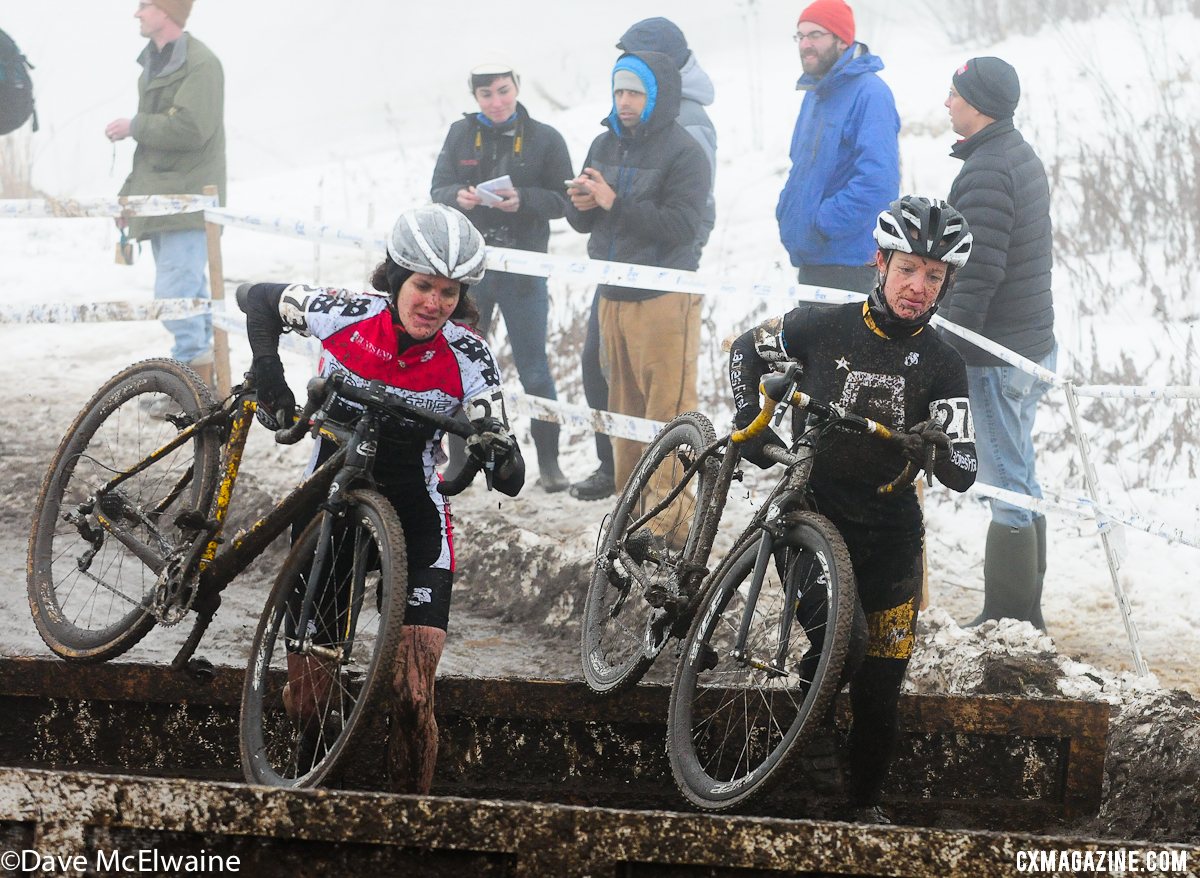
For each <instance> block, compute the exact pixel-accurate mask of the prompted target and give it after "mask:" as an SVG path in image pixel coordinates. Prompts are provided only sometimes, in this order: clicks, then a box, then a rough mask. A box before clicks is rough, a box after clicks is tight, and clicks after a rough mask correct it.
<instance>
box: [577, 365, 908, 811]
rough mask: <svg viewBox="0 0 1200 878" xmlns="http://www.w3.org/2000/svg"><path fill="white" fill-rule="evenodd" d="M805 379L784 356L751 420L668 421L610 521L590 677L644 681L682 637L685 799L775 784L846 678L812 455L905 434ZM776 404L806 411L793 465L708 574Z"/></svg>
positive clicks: (842, 578)
mask: <svg viewBox="0 0 1200 878" xmlns="http://www.w3.org/2000/svg"><path fill="white" fill-rule="evenodd" d="M798 377H799V367H798V365H797V364H795V363H787V364H785V365H780V366H779V367H777V371H776V372H775V373H774V374H772V375H769V376H767V377H766V378H764V380H763V382H762V388H761V389H762V392H763V396H764V406H763V410H762V413H761V414H760V415H759V417H758V418H757V419H756V420H755V422H754V423H753V424H751V425H749V426H748V427H747V428H746V429H745V430H735V431H733V432H732V433H730V434H728V435H726V436H724V437H722V438H720V439H716V438H715V435H714V432H713V429H712V426H711V424H710V423H709V421H708V419H707V418H705V417H704V416H703V415H700V414H697V413H694V412H690V413H688V414H684V415H681V416H680V417H678V418H676V419H675V420H673V421H671V422H670V423H668V424H667V425H666V426H665V427H664V428H663V430H662V431H661V432H660V433H659V434H658V436H657V437H656V438H655V440H654V441H653V442H652V443H651V444H650V445H649V446H648V447H647V449H646V451H645V452H644V453H643V455H642V458H641V459H640V461H639V463H638V466H637V467H636V468H635V470H634V473H633V475H632V476H631V478H630V480H629V482H628V484H627V485H626V488H625V490H624V492H623V493H622V495H621V497H620V498H619V499H618V501H617V504H616V507H615V509H614V511H613V514H612V516H611V517H610V518H609V519H608V521H607V522H606V524H605V526H604V528H602V532H601V538H600V542H599V545H598V548H597V557H596V564H595V567H594V570H593V574H592V578H591V582H590V584H589V588H588V594H587V598H586V601H585V604H584V612H583V640H582V655H583V670H584V678H585V679H586V680H587V682H588V685H589V686H590V687H591V688H592V689H593V690H594V691H595V692H597V693H599V694H609V693H612V692H616V691H619V690H620V689H622V688H625V687H627V686H630V685H633V684H634V683H635V682H637V680H638V679H640V678H641V677H642V676H643V675H644V673H645V672H646V670H647V669H648V668H649V667H650V666H651V664H652V663H653V661H654V659H655V657H657V656H658V654H659V653H660V652H661V651H662V650H663V648H664V646H665V645H666V643H667V641H668V640H669V639H670V638H671V637H672V636H674V637H678V638H680V639H681V641H682V643H681V647H680V650H681V651H680V659H679V662H678V666H677V668H676V672H675V677H674V682H673V684H672V689H671V707H670V715H669V718H668V744H669V751H670V757H671V768H672V773H673V775H674V777H675V780H676V783H677V785H678V786H679V788H680V790H681V791H682V792H683V794H684V796H685V797H686V798H687V799H688V800H689V801H690V802H692V803H693V804H694V805H697V806H698V807H701V808H705V809H708V810H726V809H730V808H735V807H738V806H740V805H744V804H745V803H747V802H748V801H749V800H750V799H751V798H752V797H754V796H756V795H759V794H761V793H762V792H763V791H765V790H766V789H767V788H768V787H769V784H770V782H771V781H772V780H773V779H775V778H776V777H777V776H778V775H779V769H780V767H781V766H782V765H783V764H784V762H785V760H786V758H787V755H788V753H789V752H790V751H792V749H793V748H794V747H795V746H796V745H797V743H802V742H803V741H804V740H806V739H807V737H808V736H809V735H810V734H812V733H813V732H814V731H815V730H816V728H817V727H818V726H819V722H812V720H813V719H814V718H823V717H824V716H826V715H827V713H828V710H829V708H830V706H831V704H832V701H833V698H834V696H835V695H836V693H837V691H838V689H840V687H841V682H842V681H841V673H842V666H843V664H844V661H845V658H846V653H847V650H848V644H849V638H850V629H851V625H852V623H853V619H854V614H855V610H856V606H857V592H856V586H855V581H854V572H853V569H852V567H851V564H850V556H849V553H848V552H847V550H846V546H845V543H844V541H843V539H842V537H841V535H840V534H839V533H838V531H837V528H836V527H834V525H833V523H832V522H830V521H829V519H827V518H825V517H824V516H822V515H820V514H819V513H817V512H816V511H814V509H813V508H812V504H811V499H810V497H809V494H808V491H807V485H808V479H809V475H810V473H811V468H812V461H813V456H814V453H815V452H816V450H817V448H818V447H819V446H820V447H825V446H826V445H827V444H828V443H829V442H836V441H838V439H839V437H843V436H847V435H851V434H856V433H869V434H872V435H875V436H877V437H879V438H880V439H883V440H885V441H898V438H899V437H898V436H897V435H896V434H895V433H893V432H892V431H891V430H890V429H888V428H887V427H886V426H884V425H883V424H880V423H878V422H876V421H872V420H870V419H868V418H863V417H861V416H859V415H855V414H853V413H850V412H847V411H845V410H844V409H842V408H840V407H838V406H835V405H831V404H829V403H823V402H820V401H817V400H814V399H812V398H811V397H809V396H808V395H807V394H804V393H801V392H798V391H796V390H795V384H796V381H797V379H798ZM780 404H783V405H784V406H785V409H784V410H783V411H780V412H779V414H780V416H782V414H783V413H784V411H786V408H787V407H795V408H798V409H801V410H803V411H804V412H806V413H807V428H806V430H805V431H803V432H802V433H801V434H800V435H799V436H798V437H797V439H796V441H795V443H794V444H793V447H792V449H791V450H788V449H785V448H782V447H776V446H767V447H766V449H765V453H766V454H767V456H769V457H771V458H772V459H774V460H775V461H776V462H778V463H781V464H783V465H784V467H785V469H784V471H783V473H782V475H781V476H780V477H779V479H778V481H777V482H776V484H775V486H774V487H773V488H772V490H771V491H770V493H769V495H768V496H767V499H766V501H765V502H764V503H763V504H762V506H761V507H760V508H759V510H758V511H757V513H756V514H755V515H754V517H753V519H752V520H751V522H750V524H749V525H748V526H747V527H746V528H745V530H744V531H743V532H742V534H741V535H740V536H739V537H738V538H737V540H736V541H735V542H734V545H733V548H732V549H731V551H730V552H729V553H728V554H727V555H726V556H725V558H724V559H723V560H722V562H721V563H720V565H719V566H718V567H717V569H716V570H715V571H714V572H712V574H711V575H709V571H708V570H707V566H706V565H707V563H708V559H709V555H710V553H711V551H712V546H713V542H714V539H715V537H716V533H717V529H718V526H719V524H720V520H721V516H722V514H723V512H724V509H725V503H726V500H727V497H728V493H729V488H730V485H731V484H732V482H733V481H734V480H735V479H736V478H740V470H739V464H740V462H741V456H742V454H741V448H742V445H743V443H744V442H745V441H747V440H749V439H751V438H753V437H755V436H757V435H759V434H760V432H761V431H762V430H763V429H765V428H766V426H767V424H768V423H770V419H771V417H772V415H773V414H774V413H775V411H776V409H777V407H778V406H779V405H780ZM918 472H919V468H918V467H916V466H915V465H913V464H908V465H906V466H905V468H904V470H903V472H901V473H900V475H899V476H898V477H897V478H896V479H895V480H894V481H893V482H891V483H890V484H887V485H884V486H882V487H880V488H879V491H880V492H881V493H892V492H896V491H900V490H903V489H905V488H907V487H908V486H909V485H911V484H912V482H913V480H914V479H915V478H916V476H917V474H918ZM664 484H666V485H668V486H669V489H668V490H667V491H665V492H664V491H663V490H662V486H663V485H664ZM655 498H662V499H658V500H657V501H656V500H655Z"/></svg>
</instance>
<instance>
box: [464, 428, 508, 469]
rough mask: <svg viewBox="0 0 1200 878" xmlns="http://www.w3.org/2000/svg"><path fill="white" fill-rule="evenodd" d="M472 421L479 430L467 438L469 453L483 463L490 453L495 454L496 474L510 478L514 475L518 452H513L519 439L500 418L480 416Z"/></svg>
mask: <svg viewBox="0 0 1200 878" xmlns="http://www.w3.org/2000/svg"><path fill="white" fill-rule="evenodd" d="M471 423H472V424H473V425H474V427H475V429H476V430H477V431H479V432H477V433H476V434H475V435H474V436H472V437H470V438H469V439H467V454H469V455H471V457H472V458H474V459H475V460H476V461H477V462H478V463H481V464H482V463H486V462H487V459H488V455H489V454H491V455H495V461H496V469H495V473H496V475H498V476H499V477H500V478H502V479H504V478H508V477H509V476H510V475H512V467H513V465H514V463H515V458H516V454H514V453H513V452H514V451H515V450H516V448H517V440H516V439H514V438H513V435H512V433H510V432H508V428H507V427H505V426H504V422H503V421H501V420H500V419H499V418H479V419H478V420H475V421H472V422H471Z"/></svg>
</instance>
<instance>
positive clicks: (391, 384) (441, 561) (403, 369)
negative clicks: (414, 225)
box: [279, 284, 508, 570]
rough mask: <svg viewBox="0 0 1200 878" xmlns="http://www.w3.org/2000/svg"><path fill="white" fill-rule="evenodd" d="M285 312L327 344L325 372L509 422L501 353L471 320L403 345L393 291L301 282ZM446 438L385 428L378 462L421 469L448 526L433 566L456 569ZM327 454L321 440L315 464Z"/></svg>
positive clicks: (415, 401)
mask: <svg viewBox="0 0 1200 878" xmlns="http://www.w3.org/2000/svg"><path fill="white" fill-rule="evenodd" d="M279 316H280V317H281V318H282V320H283V324H284V327H285V330H290V331H292V332H298V333H300V334H301V335H307V336H311V337H313V338H316V339H318V340H319V341H320V342H321V347H322V351H321V359H320V362H319V364H318V373H319V374H320V375H322V376H326V375H331V374H334V373H335V372H336V373H341V374H342V375H345V376H346V379H347V380H348V381H350V382H351V383H353V384H355V385H357V386H365V385H366V384H367V383H369V382H371V381H382V382H383V383H384V384H385V385H387V389H388V391H389V392H390V393H393V394H395V395H396V396H397V397H399V398H400V399H403V400H404V401H405V402H407V403H409V404H411V405H414V406H418V407H421V408H425V409H429V410H431V411H435V412H438V413H439V414H443V415H455V414H457V413H458V412H459V411H460V410H466V411H467V412H468V414H469V416H471V417H472V418H475V417H478V416H480V415H489V416H491V417H495V418H499V419H500V420H502V421H503V422H504V423H505V425H506V426H507V424H508V419H507V416H506V414H505V408H504V397H503V392H502V390H501V388H500V370H499V369H498V368H497V367H496V360H495V357H494V356H493V355H492V351H491V349H490V348H489V347H488V345H487V342H486V341H484V340H483V339H482V338H480V337H479V336H478V335H476V334H475V333H474V332H472V331H471V330H470V329H468V328H466V327H465V326H461V325H459V324H457V323H452V322H451V323H447V324H446V325H445V326H444V327H442V329H441V331H440V332H437V333H436V334H434V336H433V337H432V338H431V339H429V340H428V341H423V342H413V343H412V344H411V345H410V346H409V347H407V348H405V349H404V350H403V351H400V350H399V345H398V344H397V339H396V329H395V326H394V325H393V323H392V312H391V311H390V310H389V309H388V297H387V296H386V295H384V294H375V293H349V292H346V291H344V290H335V289H324V288H317V287H309V286H304V285H301V284H292V285H290V286H288V287H286V288H285V289H284V290H283V291H282V292H281V293H280V296H279ZM347 405H349V403H347ZM441 437H442V432H441V431H440V430H436V431H435V430H434V429H433V428H431V427H428V426H425V425H416V424H414V425H413V427H412V428H411V430H410V431H408V432H407V433H405V434H404V435H395V434H390V435H389V434H385V435H384V436H382V437H381V442H380V448H379V456H378V458H377V460H376V468H377V475H386V474H387V473H389V472H399V473H402V474H403V473H405V472H406V471H407V472H408V475H406V476H404V477H403V479H402V480H403V481H404V482H409V483H411V482H410V479H411V478H412V477H413V476H416V475H417V473H416V472H415V471H414V470H415V468H417V467H419V472H420V476H419V478H420V479H421V481H422V483H423V485H424V488H425V492H426V493H427V494H428V496H429V499H430V500H431V501H432V502H433V504H434V507H435V508H436V509H437V513H438V519H439V522H440V525H439V526H440V528H441V530H442V553H441V557H439V558H438V561H437V563H436V564H433V565H431V566H434V567H441V568H443V569H449V570H453V569H454V566H453V563H454V560H453V549H452V545H451V541H450V521H449V514H450V507H449V503H448V502H447V501H446V498H445V497H443V496H442V495H441V494H440V493H438V491H437V485H438V483H439V482H440V481H441V477H440V476H439V475H438V472H437V466H438V465H440V464H442V463H444V462H445V461H446V456H445V454H444V452H443V451H442V444H441ZM389 439H391V440H395V441H391V442H389V441H388V440H389ZM319 453H320V445H319V444H318V448H317V450H316V451H315V452H314V456H313V463H314V464H315V461H316V458H317V455H318V454H319ZM389 454H390V455H392V458H393V459H389V458H388V455H389ZM395 458H399V459H395ZM310 468H311V465H310ZM393 504H395V501H394V500H393Z"/></svg>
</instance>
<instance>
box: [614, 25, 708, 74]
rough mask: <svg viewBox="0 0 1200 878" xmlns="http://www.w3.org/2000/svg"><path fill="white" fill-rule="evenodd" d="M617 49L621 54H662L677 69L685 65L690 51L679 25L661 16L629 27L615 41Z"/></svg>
mask: <svg viewBox="0 0 1200 878" xmlns="http://www.w3.org/2000/svg"><path fill="white" fill-rule="evenodd" d="M617 48H618V49H620V50H621V51H622V52H662V53H663V54H664V55H667V56H668V57H669V58H670V59H671V62H672V63H673V64H674V65H675V67H676V68H677V69H678V68H682V67H683V65H684V64H685V63H687V59H688V54H689V51H690V50H689V49H688V44H687V37H685V36H684V35H683V31H681V30H680V29H679V25H677V24H675V22H673V21H671V20H670V19H669V18H662V17H661V16H659V17H655V18H643V19H642V20H641V21H639V22H636V23H635V24H632V25H630V27H629V30H627V31H625V33H623V34H621V39H619V40H618V41H617Z"/></svg>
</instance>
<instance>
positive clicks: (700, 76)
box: [679, 52, 716, 107]
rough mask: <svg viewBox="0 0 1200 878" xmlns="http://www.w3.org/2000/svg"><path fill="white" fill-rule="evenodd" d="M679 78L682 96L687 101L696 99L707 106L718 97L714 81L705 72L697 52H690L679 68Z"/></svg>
mask: <svg viewBox="0 0 1200 878" xmlns="http://www.w3.org/2000/svg"><path fill="white" fill-rule="evenodd" d="M679 79H680V81H681V96H682V97H683V99H684V100H685V101H695V102H696V103H698V104H700V105H701V106H704V107H707V106H709V105H710V104H711V103H712V102H713V99H714V98H715V97H716V90H715V89H714V88H713V81H712V80H711V79H710V78H709V76H708V74H707V73H705V72H704V69H703V68H702V67H701V66H700V62H699V61H697V60H696V53H695V52H692V53H691V54H689V55H688V59H687V61H685V62H684V64H683V66H682V67H680V68H679Z"/></svg>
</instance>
